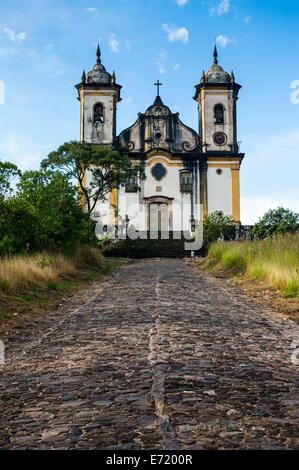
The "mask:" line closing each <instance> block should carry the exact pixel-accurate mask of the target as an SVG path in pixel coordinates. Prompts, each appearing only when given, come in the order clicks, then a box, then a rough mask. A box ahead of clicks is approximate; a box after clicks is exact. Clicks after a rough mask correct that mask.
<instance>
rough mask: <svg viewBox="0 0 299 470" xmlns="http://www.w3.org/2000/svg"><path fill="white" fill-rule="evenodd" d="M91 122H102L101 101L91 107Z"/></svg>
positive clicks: (102, 109) (102, 110)
mask: <svg viewBox="0 0 299 470" xmlns="http://www.w3.org/2000/svg"><path fill="white" fill-rule="evenodd" d="M93 122H96V123H98V122H104V108H103V105H102V103H97V104H96V105H95V106H94V109H93Z"/></svg>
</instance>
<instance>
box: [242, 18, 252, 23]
mask: <svg viewBox="0 0 299 470" xmlns="http://www.w3.org/2000/svg"><path fill="white" fill-rule="evenodd" d="M243 21H244V23H250V22H251V16H245V18H243Z"/></svg>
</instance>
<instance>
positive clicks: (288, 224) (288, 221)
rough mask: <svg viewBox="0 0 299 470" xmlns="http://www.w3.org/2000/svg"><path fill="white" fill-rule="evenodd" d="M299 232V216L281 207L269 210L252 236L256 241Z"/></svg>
mask: <svg viewBox="0 0 299 470" xmlns="http://www.w3.org/2000/svg"><path fill="white" fill-rule="evenodd" d="M298 231H299V214H297V213H295V212H292V211H290V210H289V209H284V208H283V207H279V208H278V209H274V210H269V211H268V212H266V214H265V215H264V216H263V217H262V218H261V219H260V220H259V221H258V222H257V223H256V224H255V226H254V227H253V229H252V234H253V236H254V238H256V239H262V238H267V237H272V236H273V235H280V234H285V233H295V232H298Z"/></svg>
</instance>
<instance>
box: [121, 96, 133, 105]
mask: <svg viewBox="0 0 299 470" xmlns="http://www.w3.org/2000/svg"><path fill="white" fill-rule="evenodd" d="M132 101H133V98H132V96H128V97H127V98H125V99H124V101H123V103H124V104H129V103H132Z"/></svg>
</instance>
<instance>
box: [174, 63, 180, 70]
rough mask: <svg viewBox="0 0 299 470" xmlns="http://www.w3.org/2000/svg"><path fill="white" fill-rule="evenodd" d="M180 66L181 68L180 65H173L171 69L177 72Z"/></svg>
mask: <svg viewBox="0 0 299 470" xmlns="http://www.w3.org/2000/svg"><path fill="white" fill-rule="evenodd" d="M180 66H181V64H175V65H174V66H173V68H174V70H177V69H178V68H179V67H180Z"/></svg>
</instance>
